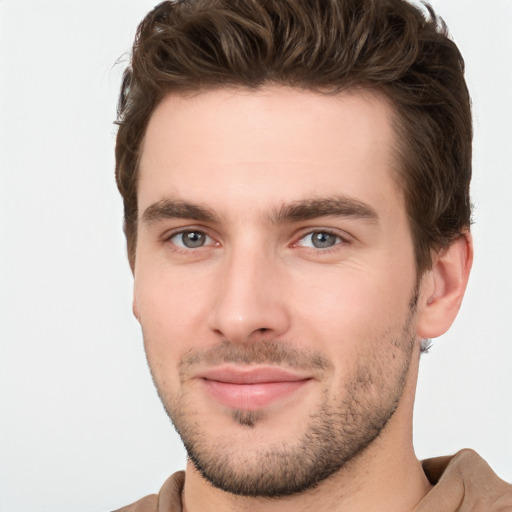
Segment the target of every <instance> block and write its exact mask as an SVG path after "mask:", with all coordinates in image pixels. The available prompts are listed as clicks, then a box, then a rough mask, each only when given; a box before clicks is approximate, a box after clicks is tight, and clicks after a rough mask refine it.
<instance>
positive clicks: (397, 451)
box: [183, 356, 431, 512]
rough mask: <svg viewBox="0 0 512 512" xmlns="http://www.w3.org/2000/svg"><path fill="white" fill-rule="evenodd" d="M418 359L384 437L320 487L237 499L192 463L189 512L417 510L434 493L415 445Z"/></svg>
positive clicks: (187, 486) (187, 493)
mask: <svg viewBox="0 0 512 512" xmlns="http://www.w3.org/2000/svg"><path fill="white" fill-rule="evenodd" d="M418 359H419V357H414V356H413V361H412V362H411V368H410V372H409V375H408V380H407V384H406V387H405V389H404V394H403V396H402V400H401V402H400V405H399V406H398V408H397V410H396V411H395V414H394V415H393V417H392V418H391V419H390V421H389V422H388V424H387V425H386V427H385V428H384V429H383V431H382V432H381V434H380V435H379V436H378V437H377V438H376V439H375V440H374V441H373V442H372V443H371V444H370V445H369V446H368V447H367V448H366V449H365V450H363V451H362V452H361V453H360V454H358V455H357V456H356V457H354V458H353V459H352V460H350V461H348V462H347V463H346V464H345V465H344V466H343V467H342V468H341V469H340V470H339V471H338V472H337V473H335V474H333V475H331V476H330V477H329V478H327V479H325V480H323V481H322V482H320V483H319V484H318V485H317V486H316V487H315V488H313V489H310V490H308V491H305V492H302V493H299V494H295V495H292V496H284V497H280V498H265V497H263V498H261V497H244V496H235V495H233V494H231V493H227V492H224V491H222V490H219V489H217V488H214V487H213V486H212V485H211V484H210V483H209V482H207V481H206V480H205V479H204V478H203V477H202V476H201V475H200V474H199V472H198V471H197V470H196V469H195V467H194V466H193V464H192V463H191V462H189V463H188V465H187V471H186V478H185V487H184V492H183V501H184V508H183V510H184V512H220V511H222V512H245V511H247V512H248V511H251V512H277V511H279V512H292V511H293V512H306V511H313V510H314V512H348V511H350V512H388V511H389V510H393V511H394V512H411V511H412V510H413V509H414V507H415V505H416V504H417V503H418V502H419V501H421V499H422V498H423V497H424V496H425V495H426V494H427V493H428V492H429V490H430V489H431V486H430V484H429V482H428V480H427V478H426V477H425V474H424V472H423V470H422V468H421V464H420V463H419V461H418V460H417V458H416V456H415V454H414V449H413V445H412V409H413V405H414V394H415V387H416V380H417V371H418Z"/></svg>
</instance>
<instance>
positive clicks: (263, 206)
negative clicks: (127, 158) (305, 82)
mask: <svg viewBox="0 0 512 512" xmlns="http://www.w3.org/2000/svg"><path fill="white" fill-rule="evenodd" d="M391 119H392V110H391V108H390V106H389V105H388V104H387V102H386V101H385V100H384V98H382V97H380V96H378V95H376V94H371V93H364V94H362V93H361V92H359V93H358V94H355V93H343V94H339V95H337V96H323V95H317V94H314V93H311V92H304V91H298V90H291V89H287V88H284V87H268V88H265V89H261V90H258V91H246V90H236V89H235V90H224V89H222V90H214V91H208V92H202V93H198V94H195V95H188V96H183V95H170V96H168V97H167V98H165V99H164V100H163V101H162V102H161V104H160V105H159V106H158V107H157V109H156V111H155V112H154V114H153V116H152V118H151V120H150V123H149V126H148V129H147V133H146V137H145V141H144V147H143V152H142V158H141V165H140V179H139V183H138V206H139V221H138V239H137V246H136V262H135V267H134V276H135V286H134V313H135V315H136V317H137V318H138V320H139V321H140V323H141V326H142V329H143V334H144V342H145V348H146V354H147V358H148V362H149V365H150V369H151V372H152V375H153V379H154V381H155V384H156V386H157V389H158V391H159V394H160V396H161V398H162V401H163V403H164V406H165V407H166V410H167V411H168V413H169V415H170V416H171V418H172V419H173V421H174V423H175V425H176V426H177V428H178V430H179V431H180V433H181V435H182V437H183V438H184V440H185V444H187V442H189V444H190V445H192V444H195V446H196V448H197V450H196V451H197V452H198V453H199V454H201V456H202V457H203V461H202V462H203V463H205V464H206V463H208V464H210V466H212V465H213V464H215V461H221V462H222V464H223V465H224V466H225V467H227V473H226V474H227V475H230V478H231V479H233V478H236V477H238V479H239V480H241V481H243V480H245V479H247V478H249V479H250V478H254V482H259V481H260V480H261V479H262V478H263V477H264V476H265V475H267V474H270V475H272V478H270V480H275V479H276V478H277V477H278V475H279V471H278V470H277V469H276V468H278V465H279V462H280V461H281V460H284V459H285V460H293V457H292V456H293V454H298V458H299V459H300V456H301V455H303V451H301V450H304V449H305V444H308V445H309V444H311V443H305V442H304V439H305V436H306V435H307V434H308V432H309V433H311V431H312V430H311V429H312V428H313V427H314V426H315V425H317V426H318V422H317V423H315V421H317V418H331V423H323V424H322V425H323V426H324V427H325V428H324V430H327V431H328V434H327V435H326V438H325V439H324V440H323V441H322V443H324V442H326V441H327V440H329V439H331V438H333V437H334V438H335V439H336V444H335V445H336V447H338V446H341V445H342V444H343V443H345V441H347V437H348V438H350V436H349V435H348V434H347V429H346V428H345V429H344V427H346V426H347V425H348V426H349V427H350V426H351V425H352V426H353V427H354V428H353V429H352V430H355V431H356V432H358V433H361V432H362V433H363V434H361V436H359V438H358V437H357V436H355V438H353V439H349V441H350V443H349V444H350V446H349V447H348V448H347V447H345V448H343V449H341V448H339V453H338V452H337V457H341V456H342V455H343V456H344V457H345V458H346V459H347V460H346V463H345V464H343V465H342V466H341V467H339V468H336V470H335V471H334V472H332V471H331V473H330V474H329V475H327V476H325V477H323V479H322V480H321V481H320V482H319V483H318V484H317V485H316V486H313V487H311V488H309V489H307V490H304V491H303V492H300V493H294V494H293V493H292V494H290V493H282V494H287V495H284V496H281V497H279V498H272V499H269V498H262V497H254V496H240V495H238V496H237V495H235V494H233V492H228V491H229V489H227V488H222V485H219V482H214V483H215V486H214V485H212V483H211V482H210V481H208V480H207V479H205V478H204V477H203V475H202V474H201V472H200V471H198V470H197V467H196V465H194V464H193V463H192V462H191V461H189V463H188V466H187V477H186V481H185V490H184V503H185V506H186V509H187V510H188V511H189V512H195V511H199V510H201V511H209V510H212V511H213V510H216V511H218V510H226V511H227V510H252V511H255V510H256V511H259V510H261V511H270V510H280V511H287V510H294V511H297V510H310V509H312V508H314V509H315V510H316V511H317V512H318V511H321V510H326V511H327V510H330V511H338V510H339V511H342V510H351V511H358V510H361V511H363V510H365V511H379V510H395V511H397V512H399V511H406V510H412V508H413V507H414V506H415V505H416V504H417V503H418V502H419V501H420V500H421V498H422V497H423V496H424V495H425V494H426V493H427V492H428V491H429V490H430V485H429V484H428V482H427V480H426V478H425V475H424V473H423V471H422V470H421V466H420V464H419V463H418V461H417V459H416V457H415V455H414V451H413V447H412V409H413V402H414V391H415V384H416V377H417V369H418V360H419V342H420V340H421V339H422V338H426V337H434V336H438V335H439V334H441V333H442V332H444V331H445V330H446V329H447V328H448V327H449V325H450V324H451V322H452V321H453V319H454V317H455V315H456V313H457V310H458V308H459V306H460V301H461V300H462V295H463V292H464V288H465V284H466V282H467V277H468V274H469V269H470V266H471V259H472V249H471V241H470V237H469V235H467V234H466V235H464V236H461V238H460V239H459V240H458V241H457V242H455V243H454V244H453V245H452V246H451V247H450V248H448V249H447V250H444V251H441V252H439V253H438V254H436V255H435V257H434V265H433V268H432V269H431V270H429V271H428V272H426V273H425V275H423V276H422V278H421V279H418V276H417V273H416V268H415V264H414V261H415V260H414V252H413V245H412V239H411V234H410V229H409V224H408V220H407V215H406V212H405V208H404V204H403V200H402V194H401V190H400V187H399V186H398V184H397V182H396V180H395V175H394V172H393V169H394V168H395V167H396V166H397V165H398V164H397V161H396V157H395V152H394V147H395V144H394V133H393V130H392V125H391ZM333 198H335V199H336V201H335V206H336V207H335V208H333V201H332V199H333ZM327 200H330V202H329V201H327ZM314 201H316V203H315V206H316V210H317V212H316V213H311V211H312V208H311V204H312V202H314ZM297 204H300V205H301V208H302V209H297V208H295V209H294V208H291V206H297ZM190 205H194V208H192V207H191V206H190ZM305 206H306V207H305ZM299 210H300V211H301V212H302V213H300V214H298V213H297V211H299ZM304 211H307V212H308V214H307V215H305V214H304ZM283 212H284V213H283ZM294 212H295V213H294ZM184 230H186V231H187V233H189V234H190V233H194V234H193V235H192V239H193V242H198V245H197V246H194V247H187V246H186V245H184V241H185V242H186V241H187V239H185V240H184V238H183V231H184ZM312 233H328V235H327V238H326V235H321V238H322V237H323V238H322V241H325V240H326V239H327V241H328V244H327V246H325V247H320V248H318V247H315V246H314V243H313V241H314V239H313V238H312ZM198 237H199V238H198ZM315 362H316V363H318V362H321V363H322V364H315ZM226 364H227V366H228V367H229V369H231V370H233V369H235V370H236V371H245V370H246V369H247V368H253V369H254V368H255V367H256V368H260V367H262V368H264V369H265V368H268V367H279V368H286V369H287V370H290V371H292V372H294V374H300V376H301V377H302V378H303V379H304V383H303V384H302V385H300V386H299V387H298V388H297V389H296V390H294V391H292V392H290V393H287V394H285V395H283V396H280V397H278V398H277V399H275V400H271V401H270V402H269V403H265V404H264V405H262V406H261V407H260V406H258V405H254V400H253V402H251V403H252V405H251V406H248V407H246V408H244V406H243V404H242V405H240V406H237V407H233V406H226V404H224V403H220V402H219V401H218V400H217V399H216V397H215V396H212V393H211V389H210V388H209V387H208V385H206V384H205V379H204V378H203V377H202V376H203V375H204V372H205V371H208V370H209V369H211V368H212V367H215V368H217V367H219V366H222V365H224V366H225V365H226ZM248 403H249V402H248ZM333 417H334V418H335V419H334V420H332V418H333ZM354 418H355V419H354ZM361 418H362V419H361ZM332 421H334V423H332ZM345 423H346V424H347V425H345ZM337 425H340V428H336V426H337ZM348 430H351V429H350V428H349V429H348ZM366 430H368V431H371V432H370V433H369V434H368V435H366V434H365V432H366ZM353 437H354V436H353ZM358 443H359V444H358ZM367 443H369V444H368V446H366V444H367ZM345 444H346V443H345ZM333 449H334V448H333V447H331V446H330V447H329V452H332V450H333ZM276 452H277V453H278V454H279V456H278V457H277V459H278V460H270V461H269V454H272V453H276ZM287 457H288V458H289V459H287ZM302 459H304V457H302ZM263 461H266V462H263ZM272 471H274V473H272ZM219 487H220V488H219ZM369 490H371V492H369ZM319 497H321V499H320V500H319Z"/></svg>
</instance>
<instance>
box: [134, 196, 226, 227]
mask: <svg viewBox="0 0 512 512" xmlns="http://www.w3.org/2000/svg"><path fill="white" fill-rule="evenodd" d="M164 219H191V220H195V221H198V222H218V217H217V215H216V214H215V212H214V211H213V210H210V209H209V208H206V207H204V206H200V205H198V204H194V203H189V202H186V201H179V200H174V199H172V198H166V199H162V200H161V201H158V202H157V203H154V204H152V205H151V206H148V208H146V210H144V213H143V214H142V220H143V221H144V222H146V223H148V224H152V223H154V222H158V221H161V220H164Z"/></svg>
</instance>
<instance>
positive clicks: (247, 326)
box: [208, 249, 290, 343]
mask: <svg viewBox="0 0 512 512" xmlns="http://www.w3.org/2000/svg"><path fill="white" fill-rule="evenodd" d="M221 266H222V270H221V275H220V277H219V280H218V281H217V283H219V284H220V286H218V290H217V291H216V293H215V295H214V297H215V298H214V305H213V308H212V310H211V312H210V316H209V322H208V323H209V328H210V329H211V330H213V331H214V332H215V333H216V334H217V335H218V336H219V337H221V338H222V339H225V340H228V341H231V342H233V343H246V342H250V341H255V340H256V339H258V338H261V337H263V335H264V337H265V339H275V338H277V337H280V336H283V335H285V334H286V333H287V331H288V330H289V328H290V314H289V313H290V312H289V309H288V307H287V296H286V292H285V288H286V286H283V285H284V284H285V282H286V279H285V276H284V275H283V274H284V268H283V267H282V263H280V262H278V261H276V260H275V258H273V257H272V256H271V255H268V254H266V253H265V250H263V249H262V250H254V249H253V250H245V251H241V250H240V251H235V250H233V251H231V254H230V255H229V256H226V258H225V260H224V261H223V262H222V265H221Z"/></svg>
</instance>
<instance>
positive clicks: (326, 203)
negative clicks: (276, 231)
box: [142, 196, 378, 224]
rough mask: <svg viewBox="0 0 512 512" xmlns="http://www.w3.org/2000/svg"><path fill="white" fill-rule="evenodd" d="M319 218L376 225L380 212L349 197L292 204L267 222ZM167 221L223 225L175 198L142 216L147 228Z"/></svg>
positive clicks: (207, 212)
mask: <svg viewBox="0 0 512 512" xmlns="http://www.w3.org/2000/svg"><path fill="white" fill-rule="evenodd" d="M319 217H351V218H354V219H363V220H368V221H370V222H374V223H375V222H377V221H378V215H377V212H376V211H375V210H374V209H373V208H372V207H371V206H370V205H368V204H366V203H363V202H362V201H359V200H357V199H353V198H351V197H346V196H336V197H329V198H318V199H315V198H313V199H304V200H298V201H293V202H291V203H289V204H284V205H282V206H280V207H277V208H275V209H274V210H273V211H271V212H270V214H269V215H268V217H267V218H268V220H269V221H270V223H272V224H286V223H290V222H300V221H305V220H312V219H316V218H319ZM165 219H191V220H195V221H197V222H208V223H219V222H220V221H219V217H218V215H217V214H216V213H215V212H214V211H213V210H212V209H210V208H208V207H205V206H202V205H199V204H195V203H190V202H187V201H181V200H176V199H173V198H165V199H162V200H160V201H158V202H156V203H154V204H152V205H151V206H149V207H148V208H146V210H144V213H143V214H142V221H143V222H145V223H148V224H152V223H154V222H158V221H161V220H165Z"/></svg>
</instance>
